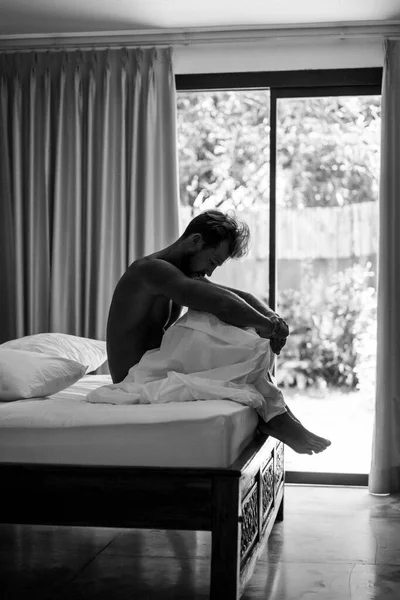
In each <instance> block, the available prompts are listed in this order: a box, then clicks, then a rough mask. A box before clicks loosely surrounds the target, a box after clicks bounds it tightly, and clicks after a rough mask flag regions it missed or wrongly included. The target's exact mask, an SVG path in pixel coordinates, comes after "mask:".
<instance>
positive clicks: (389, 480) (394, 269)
mask: <svg viewBox="0 0 400 600" xmlns="http://www.w3.org/2000/svg"><path fill="white" fill-rule="evenodd" d="M399 232H400V42H399V41H387V42H386V43H385V64H384V70H383V82H382V137H381V188H380V208H379V259H378V345H377V374H376V408H375V427H374V438H373V450H372V464H371V472H370V477H369V490H370V492H371V493H375V494H387V493H392V492H399V491H400V310H399V306H400V234H399Z"/></svg>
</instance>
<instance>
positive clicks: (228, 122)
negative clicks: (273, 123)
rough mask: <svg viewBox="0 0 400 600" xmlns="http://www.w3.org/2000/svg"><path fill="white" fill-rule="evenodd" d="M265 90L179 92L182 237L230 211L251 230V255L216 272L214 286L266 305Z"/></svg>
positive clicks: (267, 109)
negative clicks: (206, 214) (213, 212)
mask: <svg viewBox="0 0 400 600" xmlns="http://www.w3.org/2000/svg"><path fill="white" fill-rule="evenodd" d="M269 113H270V99H269V91H268V90H257V91H252V90H249V91H221V92H209V91H208V92H180V93H179V94H178V151H179V177H180V200H181V233H182V232H183V230H184V228H185V227H186V225H187V224H188V223H189V221H190V220H191V219H192V218H193V217H194V216H196V215H197V214H198V213H199V212H202V211H204V210H206V209H208V208H220V209H221V210H227V209H234V210H235V211H236V213H237V215H238V217H239V218H241V219H242V220H244V221H246V222H247V223H248V225H249V226H250V230H251V246H250V252H249V255H248V256H247V257H246V258H243V259H240V260H231V261H228V262H227V263H226V264H225V265H223V266H222V267H220V268H218V269H216V271H215V272H214V274H213V277H212V279H213V281H215V282H216V283H220V284H222V285H227V286H228V287H233V288H236V289H242V290H244V289H245V290H248V291H250V292H252V293H254V294H257V295H258V296H260V297H263V298H265V299H267V298H266V297H267V295H268V276H269V269H268V254H269V130H270V119H269Z"/></svg>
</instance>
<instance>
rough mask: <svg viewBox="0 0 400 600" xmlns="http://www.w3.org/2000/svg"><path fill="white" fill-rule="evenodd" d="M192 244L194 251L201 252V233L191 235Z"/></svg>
mask: <svg viewBox="0 0 400 600" xmlns="http://www.w3.org/2000/svg"><path fill="white" fill-rule="evenodd" d="M192 242H193V245H194V246H195V248H196V250H201V249H202V247H203V245H204V240H203V236H202V235H201V233H193V234H192Z"/></svg>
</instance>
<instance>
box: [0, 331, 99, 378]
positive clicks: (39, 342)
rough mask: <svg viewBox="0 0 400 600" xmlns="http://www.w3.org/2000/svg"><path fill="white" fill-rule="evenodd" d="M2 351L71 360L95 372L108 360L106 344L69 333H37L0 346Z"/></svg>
mask: <svg viewBox="0 0 400 600" xmlns="http://www.w3.org/2000/svg"><path fill="white" fill-rule="evenodd" d="M0 349H9V350H27V351H29V352H40V353H43V354H48V355H51V356H61V357H63V358H69V359H71V360H75V361H76V362H79V363H81V365H87V366H88V370H87V372H88V373H90V372H91V371H95V370H96V369H98V368H99V367H100V366H101V365H102V364H103V363H104V362H105V361H106V360H107V348H106V342H103V341H101V340H92V339H91V338H85V337H79V336H77V335H70V334H69V333H37V334H35V335H27V336H25V337H22V338H18V339H16V340H10V341H9V342H5V343H4V344H0Z"/></svg>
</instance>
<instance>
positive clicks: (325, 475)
mask: <svg viewBox="0 0 400 600" xmlns="http://www.w3.org/2000/svg"><path fill="white" fill-rule="evenodd" d="M380 76H381V71H380V70H376V69H374V70H363V69H361V70H349V71H343V72H340V73H339V72H337V71H335V72H326V73H325V72H323V73H318V72H303V73H279V74H277V73H273V74H271V73H266V74H265V73H264V74H237V75H235V74H227V75H214V76H212V75H210V76H204V75H202V76H199V78H196V76H180V77H178V78H177V88H178V147H179V165H180V167H179V168H180V197H181V229H182V230H183V228H184V227H185V225H186V224H187V223H188V222H189V220H190V219H191V218H192V217H193V216H195V215H196V214H198V213H199V212H201V211H203V210H206V209H207V208H213V207H216V208H220V209H221V210H227V209H230V208H233V209H234V210H235V211H236V212H237V213H238V215H239V216H240V217H241V218H243V219H244V220H246V221H247V222H248V224H249V225H250V228H251V233H252V244H251V249H250V253H249V256H248V257H247V258H245V259H242V260H240V261H229V262H228V264H227V265H226V266H223V267H222V268H220V269H217V271H216V272H215V274H214V275H213V280H214V281H216V282H217V283H218V282H219V283H222V284H224V285H228V286H230V287H234V288H238V289H244V290H247V291H250V292H252V293H253V294H255V295H257V296H258V297H260V298H262V299H263V300H264V301H265V302H267V303H268V304H269V305H270V306H271V307H272V308H274V309H275V310H276V311H277V312H278V313H280V314H281V315H282V316H283V317H284V318H285V319H286V320H287V322H288V323H289V325H290V328H291V335H290V337H289V339H288V342H287V345H286V346H285V348H284V349H283V351H282V353H281V355H280V356H279V358H278V359H277V363H276V372H275V376H276V377H277V379H278V383H279V385H280V386H281V387H282V389H283V391H284V394H285V396H286V399H287V402H288V405H289V406H290V408H291V410H292V412H293V413H294V414H295V416H296V417H297V418H298V419H300V421H302V422H303V424H304V426H305V427H306V428H307V429H310V430H311V431H313V432H315V433H317V434H320V435H322V436H324V437H328V438H330V439H331V440H332V446H331V447H330V448H329V449H328V450H326V451H325V452H323V453H321V454H320V455H313V456H311V457H309V456H306V455H299V454H296V453H294V452H293V451H292V450H290V448H287V450H286V455H285V456H286V457H285V468H286V471H287V481H301V482H303V483H318V482H319V483H349V484H357V483H362V484H366V482H367V473H368V472H369V467H370V457H371V444H372V426H373V402H374V382H375V358H376V357H375V345H376V344H375V342H376V268H377V264H376V260H377V242H378V238H377V232H378V210H377V207H378V203H377V199H378V179H379V146H380V83H379V78H380ZM268 83H269V85H268Z"/></svg>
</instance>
